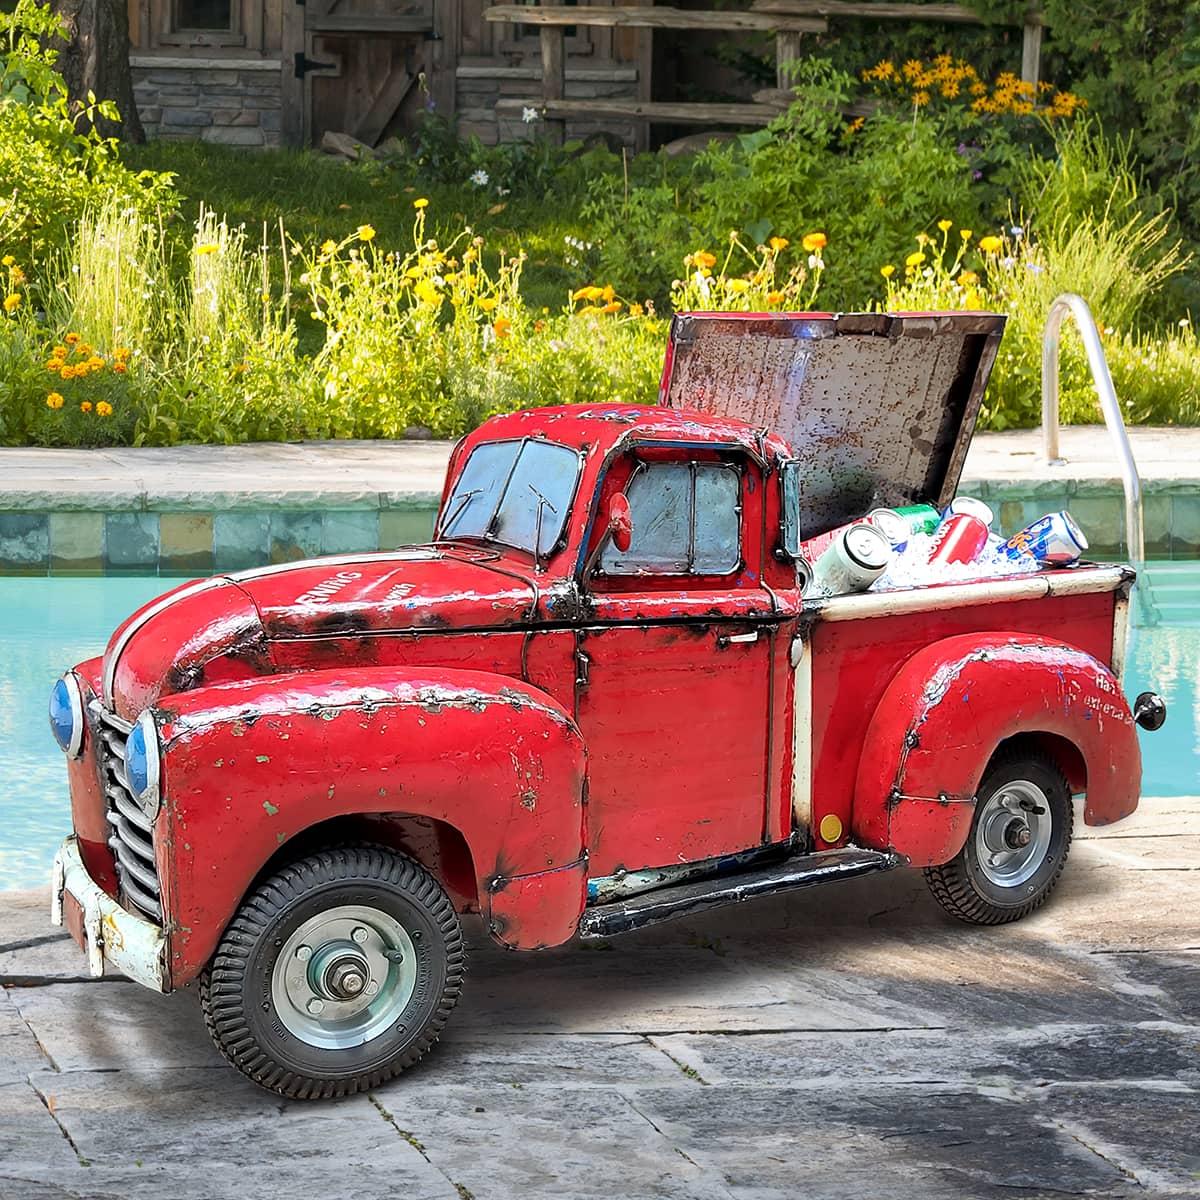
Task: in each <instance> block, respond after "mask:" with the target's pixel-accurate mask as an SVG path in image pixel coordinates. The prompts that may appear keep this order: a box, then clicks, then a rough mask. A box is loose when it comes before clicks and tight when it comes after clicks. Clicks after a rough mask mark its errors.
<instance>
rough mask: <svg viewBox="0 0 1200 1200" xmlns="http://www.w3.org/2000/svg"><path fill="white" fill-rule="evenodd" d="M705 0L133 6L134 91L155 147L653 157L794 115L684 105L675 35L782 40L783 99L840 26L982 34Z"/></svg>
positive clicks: (819, 0) (147, 2)
mask: <svg viewBox="0 0 1200 1200" xmlns="http://www.w3.org/2000/svg"><path fill="white" fill-rule="evenodd" d="M711 2H712V6H711V7H709V8H707V9H696V8H687V9H684V8H676V7H668V6H656V5H654V4H652V3H650V4H642V5H634V4H631V3H623V2H622V0H596V2H594V3H588V4H578V5H577V4H562V3H557V4H492V3H490V0H129V6H130V8H129V16H130V31H131V37H132V41H133V53H132V59H131V61H132V66H133V75H134V93H135V96H136V99H137V104H138V110H139V113H140V115H141V118H142V122H143V125H144V126H145V129H146V132H147V135H148V136H150V137H157V138H177V139H182V138H187V139H201V140H203V141H209V142H220V143H224V144H227V145H236V146H274V145H295V146H302V145H317V144H320V142H321V139H322V137H323V136H324V135H325V134H326V133H346V134H349V135H350V136H352V137H354V138H356V139H358V140H359V141H361V142H365V143H367V144H368V145H370V146H376V145H378V144H379V143H380V142H381V141H382V140H383V139H384V138H386V137H388V136H391V135H394V134H399V135H403V134H404V133H405V132H406V131H408V130H410V129H411V128H412V127H413V125H414V123H415V122H416V121H417V120H418V119H419V116H420V114H421V112H422V111H424V110H426V109H430V108H431V109H433V110H435V111H437V112H440V113H443V114H445V115H447V116H453V117H455V118H456V119H457V122H458V127H459V130H460V132H461V133H462V134H463V135H471V134H474V135H476V136H478V137H479V138H480V139H481V140H483V141H484V142H488V143H494V142H496V141H501V140H503V141H508V140H512V139H515V138H519V137H523V136H529V134H530V133H531V132H533V131H540V132H543V133H546V134H547V135H548V136H550V137H552V138H556V139H561V138H563V137H567V136H570V137H582V136H586V135H588V134H591V133H596V132H603V133H605V134H606V135H608V136H609V137H610V138H616V139H618V140H620V141H621V142H623V143H624V144H626V145H629V146H631V147H634V148H644V147H645V146H647V145H648V144H649V143H650V138H651V132H652V127H653V129H655V130H658V131H662V130H665V129H669V130H673V131H676V132H677V131H678V130H679V128H680V127H686V126H693V127H696V128H703V129H711V128H715V127H721V126H726V127H739V126H740V127H750V126H754V125H762V124H765V123H766V122H768V121H769V120H771V119H772V118H773V117H774V115H775V114H776V113H777V112H779V111H780V108H781V106H782V104H783V103H784V102H785V101H786V98H787V96H786V93H785V92H783V91H782V90H781V89H780V87H779V86H777V87H776V88H767V89H763V90H761V91H759V92H757V93H755V94H754V95H753V96H748V97H746V98H745V99H744V100H743V101H741V102H738V103H696V102H686V101H684V100H682V99H680V97H679V94H678V92H679V86H678V80H677V79H676V77H675V71H674V64H675V63H676V62H677V61H678V58H679V56H678V55H677V54H670V53H664V51H669V50H672V49H678V47H679V45H680V42H681V39H688V43H689V45H691V46H692V48H693V50H696V49H698V51H699V53H700V56H701V58H702V57H703V51H704V46H705V45H706V44H711V41H712V39H713V38H714V37H734V36H742V37H746V38H755V39H758V44H760V45H764V46H769V45H771V44H772V43H773V45H774V52H775V55H776V58H777V61H778V63H779V64H780V76H779V79H778V80H777V85H781V84H782V83H783V82H784V80H783V74H782V64H783V63H785V62H786V61H788V60H789V59H792V58H795V57H796V55H797V54H798V53H799V50H800V47H801V39H802V38H803V37H804V36H805V35H806V34H815V33H820V32H823V31H824V30H825V29H826V28H827V27H828V22H829V21H831V20H836V19H837V18H838V17H864V16H865V17H869V18H871V19H880V20H912V19H914V18H915V17H918V16H919V17H920V19H922V20H931V19H932V20H936V21H946V22H961V21H969V22H975V21H977V20H978V18H977V17H976V16H975V15H974V14H973V13H972V12H971V11H970V10H969V9H966V8H963V7H962V6H960V5H958V4H922V5H913V4H899V3H891V2H886V3H884V2H879V3H871V2H859V0H755V3H754V4H753V7H751V8H749V9H736V10H735V9H728V8H717V7H716V6H715V0H711ZM1040 43H1041V25H1040V21H1039V19H1038V18H1037V17H1036V16H1030V17H1029V18H1028V24H1027V25H1026V26H1025V31H1024V46H1023V61H1022V73H1023V75H1024V77H1025V78H1027V79H1035V80H1036V78H1037V67H1038V57H1039V53H1040ZM694 59H695V54H693V60H694ZM1014 65H1015V64H1014ZM713 70H714V76H713V79H710V80H709V81H708V82H710V83H711V82H713V81H715V80H716V78H717V76H716V72H717V70H718V69H717V68H715V67H714V68H713ZM708 90H710V91H711V90H716V89H712V88H710V89H708Z"/></svg>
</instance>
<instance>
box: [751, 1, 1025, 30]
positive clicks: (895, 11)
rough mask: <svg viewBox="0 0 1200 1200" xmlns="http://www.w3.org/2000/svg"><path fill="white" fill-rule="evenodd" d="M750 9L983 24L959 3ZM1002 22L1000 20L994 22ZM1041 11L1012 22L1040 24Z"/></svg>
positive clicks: (765, 4) (758, 4)
mask: <svg viewBox="0 0 1200 1200" xmlns="http://www.w3.org/2000/svg"><path fill="white" fill-rule="evenodd" d="M751 12H756V13H779V14H780V15H790V16H797V17H800V16H805V17H865V18H867V19H868V20H880V21H947V22H950V23H952V24H953V23H960V24H964V25H983V24H986V22H985V21H984V20H983V19H982V18H981V17H980V16H979V14H978V13H976V12H974V11H972V10H971V9H969V8H967V7H966V6H965V5H963V4H897V3H892V2H891V0H880V2H879V3H877V4H876V3H872V2H871V0H863V2H859V0H755V2H754V4H753V5H751ZM998 23H999V24H1003V22H998ZM1042 23H1043V17H1042V14H1041V13H1039V12H1036V11H1034V10H1030V11H1029V12H1028V13H1027V14H1026V15H1025V16H1024V17H1023V18H1022V19H1021V21H1019V22H1014V24H1031V25H1041V24H1042Z"/></svg>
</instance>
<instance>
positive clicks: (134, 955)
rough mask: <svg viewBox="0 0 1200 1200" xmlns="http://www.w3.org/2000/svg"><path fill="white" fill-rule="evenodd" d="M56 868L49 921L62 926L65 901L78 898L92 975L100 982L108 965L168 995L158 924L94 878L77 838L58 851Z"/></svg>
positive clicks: (162, 938)
mask: <svg viewBox="0 0 1200 1200" xmlns="http://www.w3.org/2000/svg"><path fill="white" fill-rule="evenodd" d="M53 870H54V875H53V882H52V884H51V891H50V920H51V921H52V922H53V923H54V924H55V925H62V924H63V923H64V905H65V897H66V896H67V895H70V896H73V897H74V898H75V900H76V901H77V902H78V904H79V908H80V910H81V911H82V913H83V930H82V935H83V948H84V950H86V951H87V958H88V970H89V972H90V973H91V974H92V975H93V976H95V977H97V978H99V977H100V976H102V975H103V974H104V966H105V964H106V963H107V964H108V965H109V966H111V967H112V968H113V969H114V970H116V971H119V972H120V973H121V974H122V975H124V976H125V977H126V978H127V979H132V980H133V982H134V983H140V984H141V985H142V986H143V987H148V988H151V989H152V990H153V991H156V992H166V991H169V990H170V988H169V987H168V984H167V971H166V961H167V939H166V937H165V935H164V934H163V931H162V930H161V929H160V928H159V927H158V926H157V925H155V924H154V922H153V921H150V920H147V919H146V918H145V917H138V916H134V914H133V913H131V912H127V911H126V910H125V909H123V908H122V907H121V906H120V905H119V904H118V903H117V902H116V901H115V900H114V899H113V898H112V897H111V896H110V895H109V894H108V893H107V892H106V891H105V890H104V889H103V888H102V887H100V886H99V884H97V883H95V882H94V881H93V880H92V877H91V876H90V875H89V874H88V873H87V868H86V867H84V865H83V859H82V858H81V857H80V854H79V844H78V842H76V840H75V838H74V837H69V838H67V840H66V841H65V842H63V844H62V845H61V846H60V847H59V848H58V853H57V854H56V855H55V856H54V868H53ZM68 924H69V922H68ZM71 932H72V933H73V934H75V933H76V932H77V931H76V930H72V931H71Z"/></svg>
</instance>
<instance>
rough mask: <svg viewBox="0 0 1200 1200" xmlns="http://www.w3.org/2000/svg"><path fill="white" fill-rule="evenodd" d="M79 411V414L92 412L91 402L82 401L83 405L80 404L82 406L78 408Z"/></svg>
mask: <svg viewBox="0 0 1200 1200" xmlns="http://www.w3.org/2000/svg"><path fill="white" fill-rule="evenodd" d="M79 411H80V412H85V413H86V412H91V411H92V402H91V401H90V400H85V401H84V402H83V403H82V404H81V405H80V406H79Z"/></svg>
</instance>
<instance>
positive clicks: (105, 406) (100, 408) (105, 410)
mask: <svg viewBox="0 0 1200 1200" xmlns="http://www.w3.org/2000/svg"><path fill="white" fill-rule="evenodd" d="M96 416H98V417H111V416H112V405H111V404H109V402H108V401H107V400H101V401H100V403H99V404H97V405H96Z"/></svg>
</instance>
